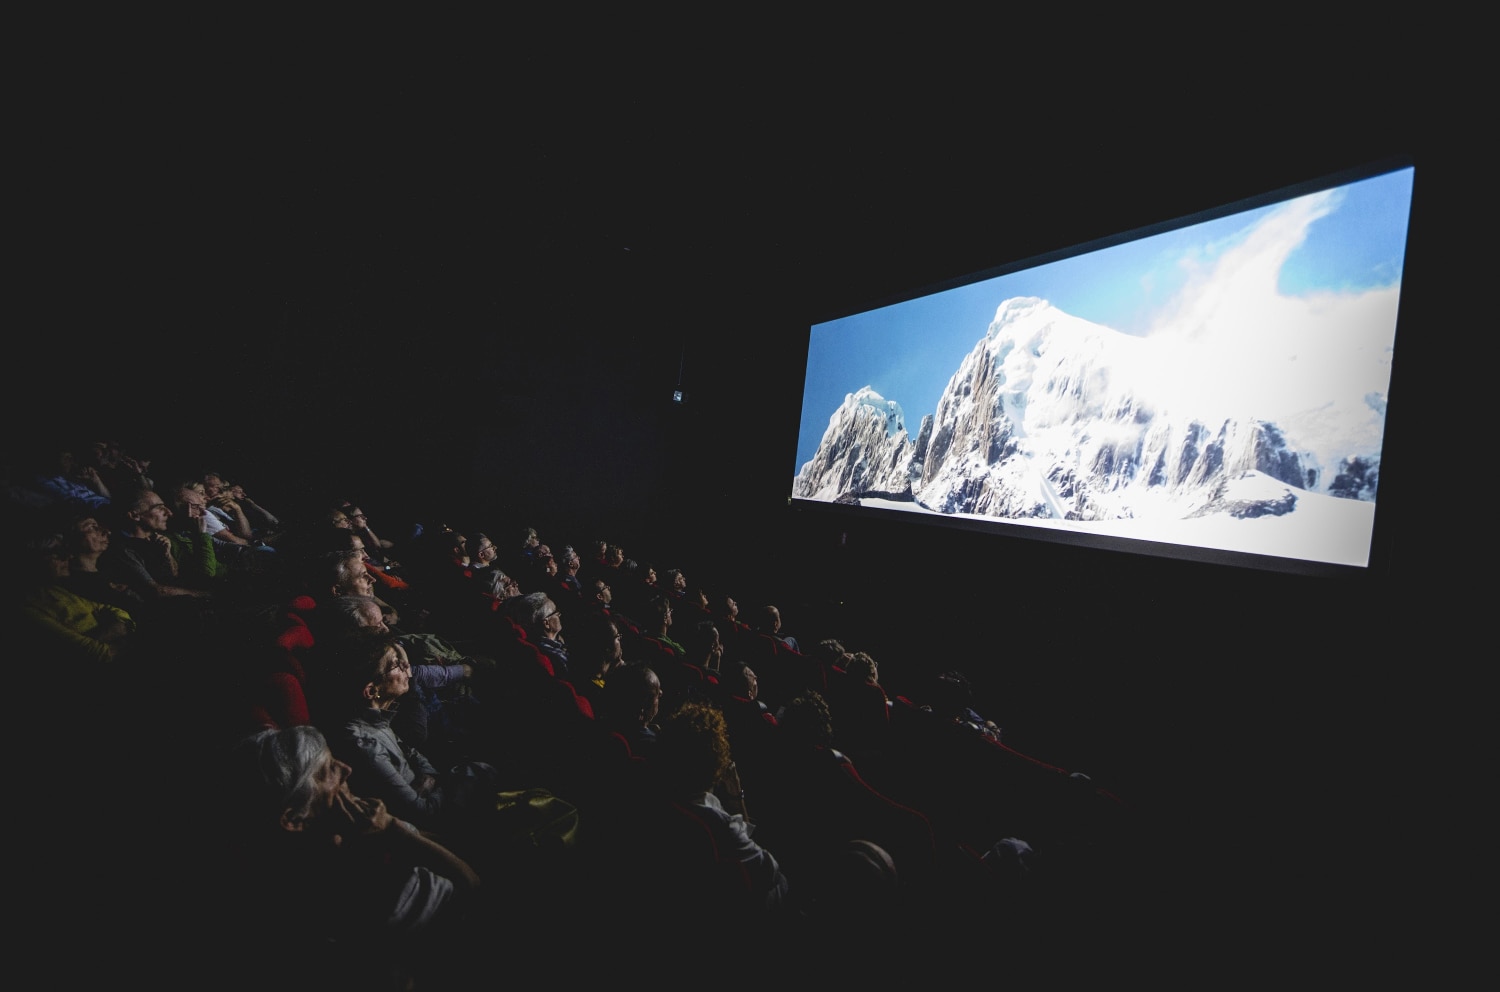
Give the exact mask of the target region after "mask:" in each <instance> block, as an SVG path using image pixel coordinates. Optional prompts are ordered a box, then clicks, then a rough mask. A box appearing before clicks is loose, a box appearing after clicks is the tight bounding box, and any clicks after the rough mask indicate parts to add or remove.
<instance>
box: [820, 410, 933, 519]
mask: <svg viewBox="0 0 1500 992" xmlns="http://www.w3.org/2000/svg"><path fill="white" fill-rule="evenodd" d="M931 425H932V418H931V417H926V418H924V419H923V421H922V431H923V435H925V434H926V433H928V432H930V429H931ZM919 448H920V449H924V450H925V443H923V437H922V435H919V437H918V440H917V441H915V442H914V441H912V440H910V439H909V438H908V437H907V434H906V415H905V414H904V413H902V412H901V404H899V403H897V402H896V401H895V400H888V399H886V398H885V397H883V396H881V395H880V394H879V393H877V392H875V390H873V389H871V388H870V387H869V386H866V387H865V388H863V389H861V390H860V391H859V392H857V393H850V394H849V395H847V396H845V397H844V402H843V404H842V405H841V406H840V407H839V408H838V409H837V410H835V411H834V412H833V416H832V417H830V418H828V428H827V430H825V431H824V432H823V440H822V441H821V442H819V444H818V450H817V452H816V454H814V455H813V457H812V460H811V461H809V462H808V463H807V464H806V465H804V466H802V471H801V472H800V473H798V475H797V477H796V479H794V480H793V482H792V495H794V496H802V497H806V498H808V499H820V500H835V499H838V498H839V497H840V496H846V495H851V494H858V493H867V492H883V493H909V492H910V491H911V482H912V479H913V478H915V476H916V473H917V471H918V469H919V468H920V466H921V458H922V455H921V453H920V451H919Z"/></svg>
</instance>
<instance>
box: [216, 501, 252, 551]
mask: <svg viewBox="0 0 1500 992" xmlns="http://www.w3.org/2000/svg"><path fill="white" fill-rule="evenodd" d="M214 506H216V507H218V508H219V509H221V510H223V511H224V512H225V513H227V514H228V515H229V518H228V521H227V522H228V524H229V529H230V530H231V531H232V532H233V533H234V535H235V536H236V537H238V538H240V539H241V540H244V541H248V540H250V539H251V538H252V537H254V536H255V531H254V530H253V529H252V528H251V526H250V518H249V517H247V516H245V511H244V509H243V508H242V507H241V506H240V505H239V504H238V503H236V502H235V501H234V499H233V498H232V497H231V496H229V494H227V493H221V494H220V495H219V496H217V497H215V499H214Z"/></svg>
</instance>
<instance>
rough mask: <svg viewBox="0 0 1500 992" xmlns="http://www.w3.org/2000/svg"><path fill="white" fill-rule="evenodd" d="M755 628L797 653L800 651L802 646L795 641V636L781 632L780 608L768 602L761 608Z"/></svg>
mask: <svg viewBox="0 0 1500 992" xmlns="http://www.w3.org/2000/svg"><path fill="white" fill-rule="evenodd" d="M755 629H756V630H758V631H760V632H761V633H763V634H769V635H771V636H772V637H774V638H776V639H777V640H778V641H780V642H781V643H783V644H785V645H786V646H787V647H789V648H791V649H792V650H793V651H796V652H797V653H799V654H800V653H801V652H802V646H801V645H800V644H798V643H797V639H796V638H795V637H792V636H791V635H790V634H783V633H782V632H781V610H779V609H777V608H776V607H775V606H771V605H769V604H768V605H766V606H764V607H762V608H761V611H760V618H759V623H758V624H757V625H756V627H755Z"/></svg>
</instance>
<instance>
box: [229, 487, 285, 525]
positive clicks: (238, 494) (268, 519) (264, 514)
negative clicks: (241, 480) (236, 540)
mask: <svg viewBox="0 0 1500 992" xmlns="http://www.w3.org/2000/svg"><path fill="white" fill-rule="evenodd" d="M229 494H230V495H231V496H233V497H234V498H235V499H236V500H238V501H239V502H240V504H241V505H242V506H248V507H249V508H250V509H251V511H253V512H254V513H255V515H256V516H257V517H260V519H262V520H264V521H265V523H266V526H267V527H279V526H281V520H280V518H278V517H277V516H276V515H275V514H274V513H272V512H271V511H270V510H268V509H266V508H265V507H263V506H261V505H260V504H259V503H257V502H255V500H253V499H251V498H250V497H249V496H248V495H246V493H245V487H244V486H241V485H234V486H230V487H229Z"/></svg>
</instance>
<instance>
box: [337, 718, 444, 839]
mask: <svg viewBox="0 0 1500 992" xmlns="http://www.w3.org/2000/svg"><path fill="white" fill-rule="evenodd" d="M351 743H352V744H353V745H354V746H353V747H351V748H348V749H347V750H346V753H345V754H344V755H343V756H342V760H343V761H345V762H346V763H347V764H348V765H349V766H350V767H351V768H353V769H354V771H353V772H352V773H351V774H350V778H351V779H352V780H353V781H354V784H355V785H356V786H358V788H359V790H360V791H361V792H363V793H365V794H366V795H370V796H377V797H379V798H380V799H382V800H384V801H385V804H386V805H387V806H389V807H390V809H391V812H392V813H393V814H395V815H396V816H399V817H401V818H402V819H404V820H411V821H413V822H415V823H430V822H431V821H432V820H433V819H434V818H435V817H436V816H437V815H438V814H439V813H440V812H441V811H442V808H443V799H444V796H443V791H442V789H441V788H440V787H437V786H435V785H434V787H432V788H430V789H427V790H425V791H419V790H418V788H417V784H416V783H420V782H422V781H423V779H424V777H425V776H428V775H431V776H432V777H433V778H434V779H435V778H436V771H435V770H434V769H433V768H432V765H431V763H430V762H428V761H427V760H426V759H425V758H422V759H421V762H419V763H418V762H409V761H408V760H407V758H406V756H405V755H402V754H399V753H392V752H391V751H390V750H389V749H388V748H387V747H386V746H385V745H384V744H383V743H381V742H380V741H379V740H378V739H377V738H376V737H374V736H372V735H366V734H364V733H359V734H357V735H356V736H354V737H353V739H352V742H351ZM413 754H417V755H419V756H420V752H413ZM423 765H425V766H426V767H425V768H423V767H422V766H423Z"/></svg>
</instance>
